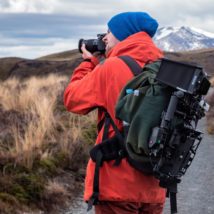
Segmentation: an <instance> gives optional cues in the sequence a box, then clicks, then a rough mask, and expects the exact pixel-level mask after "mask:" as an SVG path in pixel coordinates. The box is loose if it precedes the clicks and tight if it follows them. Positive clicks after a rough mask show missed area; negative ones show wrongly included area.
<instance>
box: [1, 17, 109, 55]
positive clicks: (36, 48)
mask: <svg viewBox="0 0 214 214" xmlns="http://www.w3.org/2000/svg"><path fill="white" fill-rule="evenodd" d="M0 23H4V24H0V25H1V31H0V57H7V56H19V57H24V58H31V59H32V58H37V57H40V56H43V55H46V54H51V53H54V52H60V51H65V50H72V49H77V47H78V41H79V39H80V38H84V39H89V38H96V35H97V33H105V32H106V30H107V29H106V25H105V20H104V19H103V18H99V19H97V18H96V17H85V16H84V17H81V16H68V15H54V14H25V13H20V14H1V15H0Z"/></svg>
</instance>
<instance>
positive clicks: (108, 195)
mask: <svg viewBox="0 0 214 214" xmlns="http://www.w3.org/2000/svg"><path fill="white" fill-rule="evenodd" d="M157 27H158V23H157V22H156V20H155V19H153V18H152V17H150V16H149V15H148V14H147V13H145V12H125V13H121V14H118V15H116V16H114V17H113V18H111V19H110V21H109V22H108V31H107V34H106V36H105V37H104V38H103V41H104V42H105V45H106V48H105V49H106V53H105V55H106V59H105V60H103V61H101V63H99V56H98V57H95V56H94V55H93V54H92V53H90V52H89V51H88V50H86V47H85V45H82V47H81V50H82V52H83V55H82V56H83V58H84V61H83V62H82V63H81V64H80V66H79V67H77V68H76V69H75V71H74V73H73V76H72V79H71V82H70V83H69V85H68V87H67V88H66V90H65V94H64V103H65V106H66V108H67V110H68V111H71V112H74V113H79V114H87V113H88V112H89V111H91V110H93V109H94V108H96V107H98V124H100V122H101V121H102V120H103V118H105V111H104V109H106V110H107V112H108V113H109V115H110V116H111V118H112V119H113V120H114V123H115V124H116V126H117V127H118V129H119V130H122V129H123V124H122V123H121V122H120V121H119V120H117V119H115V109H114V106H115V105H116V103H117V99H118V96H119V94H120V91H121V89H122V88H123V87H124V85H125V84H126V83H127V82H128V81H129V80H130V79H131V78H133V73H132V72H131V70H130V69H129V67H128V66H127V65H126V64H125V63H124V62H123V61H122V60H121V59H120V58H118V56H121V55H128V56H130V57H132V58H133V59H135V60H136V62H137V63H138V64H139V65H140V66H141V67H143V66H144V65H145V63H146V62H147V61H149V60H150V61H155V60H157V59H158V58H159V57H163V54H162V52H161V51H160V49H158V48H157V47H156V46H155V44H154V43H153V41H152V39H151V37H153V35H154V34H155V32H156V30H157ZM103 133H104V127H102V129H101V130H100V131H99V133H98V137H97V140H96V143H95V144H99V143H100V142H101V141H102V137H103ZM113 135H115V133H114V130H113V128H112V126H110V128H109V131H108V137H111V136H113ZM113 164H114V161H108V162H104V163H103V165H102V167H101V168H100V176H99V202H102V203H97V204H95V212H96V214H101V213H102V214H110V213H111V214H123V213H126V214H128V213H130V214H131V213H149V214H161V213H162V210H163V204H164V202H165V190H164V189H163V188H161V187H159V185H158V180H156V179H155V178H154V177H153V176H152V175H145V174H143V173H141V172H139V171H137V170H135V169H134V168H132V167H131V166H130V165H129V164H128V163H127V161H126V159H125V158H124V159H122V161H121V163H120V164H119V166H117V167H115V166H113ZM94 172H95V163H94V162H93V161H92V160H91V159H90V160H89V163H88V166H87V173H86V179H85V194H84V200H85V201H87V202H88V201H89V200H90V198H91V196H92V194H93V181H94Z"/></svg>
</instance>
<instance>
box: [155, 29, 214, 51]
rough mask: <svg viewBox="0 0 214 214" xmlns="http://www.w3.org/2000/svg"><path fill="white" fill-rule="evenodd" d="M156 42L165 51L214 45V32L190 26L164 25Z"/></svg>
mask: <svg viewBox="0 0 214 214" xmlns="http://www.w3.org/2000/svg"><path fill="white" fill-rule="evenodd" d="M154 42H155V44H156V45H157V46H158V47H159V48H160V49H162V50H165V51H188V50H196V49H203V48H210V47H214V34H211V33H208V32H205V31H202V30H200V29H196V28H190V27H162V28H159V29H158V31H157V33H156V35H155V37H154Z"/></svg>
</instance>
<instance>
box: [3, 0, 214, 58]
mask: <svg viewBox="0 0 214 214" xmlns="http://www.w3.org/2000/svg"><path fill="white" fill-rule="evenodd" d="M127 11H143V12H147V13H149V14H150V15H151V16H152V17H153V18H155V19H156V20H157V21H158V23H159V27H166V26H172V27H179V26H189V27H195V28H199V29H202V30H204V31H208V32H211V33H214V12H213V11H214V1H213V0H194V1H190V0H189V1H188V0H105V1H103V0H94V1H88V0H0V58H1V57H23V58H28V59H35V58H38V57H41V56H45V55H48V54H52V53H58V52H61V51H67V50H73V49H76V48H77V47H78V41H79V39H81V38H84V39H95V38H96V37H97V34H99V33H105V32H106V31H107V25H106V23H107V22H108V21H109V20H110V18H111V17H112V16H114V15H116V14H118V13H121V12H127Z"/></svg>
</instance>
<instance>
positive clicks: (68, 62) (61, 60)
mask: <svg viewBox="0 0 214 214" xmlns="http://www.w3.org/2000/svg"><path fill="white" fill-rule="evenodd" d="M81 61H82V58H81V54H80V53H79V51H78V50H71V51H65V52H61V53H55V54H51V55H47V56H44V57H41V58H38V59H34V60H29V59H20V58H1V59H0V79H1V80H5V79H7V78H11V77H18V78H21V79H23V78H28V77H30V76H45V75H48V74H50V73H57V74H59V75H69V76H71V75H72V72H73V70H74V68H75V67H77V66H78V65H79V64H80V62H81Z"/></svg>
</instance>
